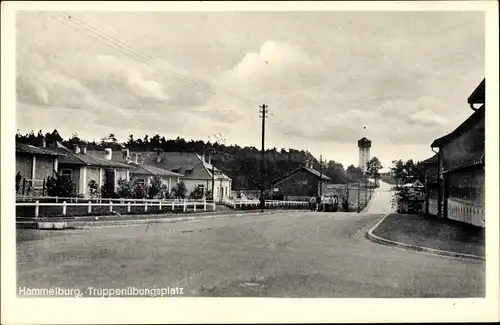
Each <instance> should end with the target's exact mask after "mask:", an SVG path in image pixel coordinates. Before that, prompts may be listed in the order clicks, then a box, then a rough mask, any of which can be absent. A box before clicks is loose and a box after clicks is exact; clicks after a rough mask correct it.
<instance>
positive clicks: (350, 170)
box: [346, 165, 363, 182]
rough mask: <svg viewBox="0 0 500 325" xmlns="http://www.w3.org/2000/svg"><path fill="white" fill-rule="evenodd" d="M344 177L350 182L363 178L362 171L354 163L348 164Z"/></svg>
mask: <svg viewBox="0 0 500 325" xmlns="http://www.w3.org/2000/svg"><path fill="white" fill-rule="evenodd" d="M346 178H347V180H348V181H350V182H353V181H354V182H355V181H358V180H360V179H362V178H363V171H362V170H361V168H359V167H354V165H349V167H347V170H346Z"/></svg>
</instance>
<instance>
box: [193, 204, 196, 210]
mask: <svg viewBox="0 0 500 325" xmlns="http://www.w3.org/2000/svg"><path fill="white" fill-rule="evenodd" d="M193 211H194V212H196V202H194V203H193Z"/></svg>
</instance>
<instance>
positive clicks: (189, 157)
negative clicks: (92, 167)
mask: <svg viewBox="0 0 500 325" xmlns="http://www.w3.org/2000/svg"><path fill="white" fill-rule="evenodd" d="M88 152H89V153H91V154H93V155H96V156H102V157H104V154H105V153H104V151H88ZM136 154H139V155H140V159H139V162H140V163H141V164H142V165H148V166H151V167H156V168H160V169H163V170H167V171H172V172H174V173H178V174H182V175H183V176H182V177H183V178H186V179H212V174H211V172H210V170H211V165H209V164H208V163H203V161H202V159H201V157H200V156H199V155H198V154H196V153H195V152H161V153H157V152H152V151H130V152H129V157H130V158H131V159H132V160H133V157H134V155H136ZM158 155H160V161H159V162H158ZM111 159H112V160H113V161H117V162H122V163H126V159H124V157H123V154H122V152H121V151H113V152H112V158H111ZM216 171H217V172H218V173H216V175H217V179H220V178H219V177H220V176H219V175H220V174H221V172H220V170H218V169H216ZM222 175H223V176H222V178H223V179H230V178H229V177H227V176H226V175H224V174H222Z"/></svg>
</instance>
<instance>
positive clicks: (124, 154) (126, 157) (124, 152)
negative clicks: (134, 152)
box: [122, 149, 130, 161]
mask: <svg viewBox="0 0 500 325" xmlns="http://www.w3.org/2000/svg"><path fill="white" fill-rule="evenodd" d="M122 158H123V160H125V161H128V160H130V151H129V150H128V149H122Z"/></svg>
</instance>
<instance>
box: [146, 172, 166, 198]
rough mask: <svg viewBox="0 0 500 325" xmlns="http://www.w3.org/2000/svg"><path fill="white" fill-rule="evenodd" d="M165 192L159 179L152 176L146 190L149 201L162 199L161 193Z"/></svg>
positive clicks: (164, 187)
mask: <svg viewBox="0 0 500 325" xmlns="http://www.w3.org/2000/svg"><path fill="white" fill-rule="evenodd" d="M165 190H166V186H165V185H164V184H163V183H162V181H161V178H160V177H158V176H154V177H153V179H152V180H151V184H150V185H149V188H148V197H149V198H150V199H155V198H157V197H163V195H164V194H163V193H162V191H163V192H164V191H165Z"/></svg>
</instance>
